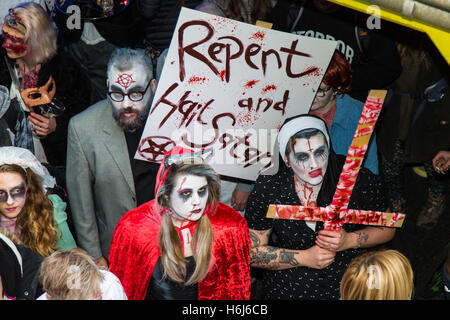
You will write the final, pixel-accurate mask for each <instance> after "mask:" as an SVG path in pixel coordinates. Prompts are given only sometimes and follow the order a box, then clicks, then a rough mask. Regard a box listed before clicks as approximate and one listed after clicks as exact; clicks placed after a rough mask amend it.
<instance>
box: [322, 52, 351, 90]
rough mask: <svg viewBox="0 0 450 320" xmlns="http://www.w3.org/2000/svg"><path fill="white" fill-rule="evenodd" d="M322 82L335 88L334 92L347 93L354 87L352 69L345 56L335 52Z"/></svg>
mask: <svg viewBox="0 0 450 320" xmlns="http://www.w3.org/2000/svg"><path fill="white" fill-rule="evenodd" d="M322 82H324V83H325V84H326V85H328V86H330V87H331V88H333V91H334V92H337V93H341V94H344V93H347V92H349V91H350V88H351V86H352V68H351V67H350V63H348V61H347V59H345V57H344V55H343V54H342V53H341V52H340V51H339V50H335V51H334V54H333V57H332V58H331V61H330V64H329V65H328V69H327V72H325V75H324V76H323V79H322Z"/></svg>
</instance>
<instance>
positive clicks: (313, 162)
mask: <svg viewBox="0 0 450 320" xmlns="http://www.w3.org/2000/svg"><path fill="white" fill-rule="evenodd" d="M328 156H329V151H328V146H327V143H326V141H325V138H324V136H323V135H322V134H316V135H314V136H312V137H309V138H299V139H296V142H295V145H294V146H293V148H292V152H291V153H290V154H289V166H290V167H291V168H292V170H293V171H294V174H295V176H296V177H297V178H298V179H299V180H300V181H302V182H304V183H307V184H309V185H311V186H315V185H318V184H320V183H321V182H322V180H323V177H324V175H325V172H326V169H327V165H328Z"/></svg>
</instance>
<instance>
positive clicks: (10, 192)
mask: <svg viewBox="0 0 450 320" xmlns="http://www.w3.org/2000/svg"><path fill="white" fill-rule="evenodd" d="M25 196H26V186H25V181H24V180H23V178H22V176H21V175H20V174H18V173H14V172H2V173H0V214H1V215H3V216H4V217H6V218H8V219H14V218H16V217H17V216H18V215H19V213H20V211H22V208H23V207H24V206H25Z"/></svg>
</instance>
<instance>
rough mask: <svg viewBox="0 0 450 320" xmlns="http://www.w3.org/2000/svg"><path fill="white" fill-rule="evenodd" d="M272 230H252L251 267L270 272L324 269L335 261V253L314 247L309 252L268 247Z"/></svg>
mask: <svg viewBox="0 0 450 320" xmlns="http://www.w3.org/2000/svg"><path fill="white" fill-rule="evenodd" d="M271 230H272V229H268V230H262V231H259V230H253V229H250V239H251V241H252V248H251V250H250V265H251V266H252V267H256V268H263V269H269V270H283V269H288V268H295V267H300V266H306V267H311V268H316V269H322V268H325V267H326V266H328V265H329V264H331V263H332V262H333V260H334V255H335V253H334V252H330V251H328V250H324V249H322V248H320V247H319V246H313V247H311V248H309V249H307V250H290V249H283V248H276V247H272V246H268V245H267V244H268V243H269V236H270V233H271Z"/></svg>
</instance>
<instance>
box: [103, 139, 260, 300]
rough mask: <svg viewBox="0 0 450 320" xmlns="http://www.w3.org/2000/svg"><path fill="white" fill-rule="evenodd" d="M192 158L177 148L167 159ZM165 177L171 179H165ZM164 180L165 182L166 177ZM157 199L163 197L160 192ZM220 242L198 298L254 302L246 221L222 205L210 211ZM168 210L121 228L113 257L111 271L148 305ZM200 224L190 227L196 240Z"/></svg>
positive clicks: (150, 211) (140, 215)
mask: <svg viewBox="0 0 450 320" xmlns="http://www.w3.org/2000/svg"><path fill="white" fill-rule="evenodd" d="M181 153H192V151H190V150H186V149H182V148H180V147H175V148H174V149H172V150H171V151H169V152H167V153H166V154H165V155H164V158H165V157H167V156H168V155H173V154H181ZM167 171H168V169H167V168H166V170H164V160H163V161H162V162H161V166H160V169H159V171H158V176H157V183H156V191H158V189H159V187H160V186H161V185H162V184H163V183H164V180H165V176H166V175H165V174H166V173H167ZM163 172H164V173H165V174H163ZM161 176H162V177H161ZM155 194H157V192H155ZM205 210H206V213H205V214H206V215H207V216H208V218H209V219H210V221H211V225H212V229H213V233H214V241H213V247H212V261H213V263H212V264H211V267H210V269H209V271H208V274H207V275H206V277H205V278H204V279H203V280H202V281H201V282H199V283H198V298H199V299H207V300H218V299H220V300H232V299H247V300H248V299H250V246H251V244H250V237H249V232H248V227H247V222H246V220H245V219H244V218H243V217H242V216H241V215H240V214H239V213H238V212H236V211H235V210H234V209H233V208H231V207H229V206H227V205H225V204H223V203H221V202H219V203H218V205H217V207H216V210H214V212H213V210H211V208H209V207H207V208H206V209H205ZM162 212H163V209H162V208H161V207H160V206H159V205H158V204H157V202H156V200H152V201H150V202H147V203H144V204H143V205H141V206H139V207H137V208H135V209H133V210H131V211H129V212H128V213H126V214H125V215H124V216H123V217H122V219H120V221H119V223H118V224H117V226H116V229H115V231H114V235H113V239H112V243H111V249H110V253H109V263H110V271H111V272H113V273H114V274H115V275H116V276H117V277H118V278H119V279H120V281H121V282H122V285H123V287H124V289H125V292H126V294H127V296H128V299H130V300H143V299H145V296H146V294H147V289H148V285H149V282H150V279H151V275H152V272H153V269H154V267H155V265H156V262H157V260H158V258H159V256H160V251H159V246H158V234H159V229H160V227H161V220H162V214H163V213H162ZM196 225H197V223H190V224H189V228H190V229H191V233H192V234H193V232H194V230H195V227H196Z"/></svg>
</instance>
